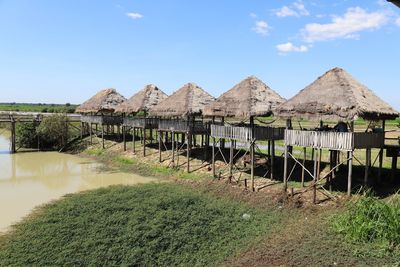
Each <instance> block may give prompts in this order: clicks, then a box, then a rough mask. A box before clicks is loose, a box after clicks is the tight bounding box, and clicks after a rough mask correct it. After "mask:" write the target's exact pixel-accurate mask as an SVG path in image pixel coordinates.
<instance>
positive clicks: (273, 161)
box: [271, 140, 275, 179]
mask: <svg viewBox="0 0 400 267" xmlns="http://www.w3.org/2000/svg"><path fill="white" fill-rule="evenodd" d="M274 169H275V140H272V141H271V179H275V175H274Z"/></svg>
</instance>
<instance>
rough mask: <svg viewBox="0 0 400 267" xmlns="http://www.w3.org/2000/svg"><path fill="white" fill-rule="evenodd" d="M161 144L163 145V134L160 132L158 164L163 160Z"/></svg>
mask: <svg viewBox="0 0 400 267" xmlns="http://www.w3.org/2000/svg"><path fill="white" fill-rule="evenodd" d="M161 143H162V132H161V131H159V132H158V162H160V163H161V161H162V158H161Z"/></svg>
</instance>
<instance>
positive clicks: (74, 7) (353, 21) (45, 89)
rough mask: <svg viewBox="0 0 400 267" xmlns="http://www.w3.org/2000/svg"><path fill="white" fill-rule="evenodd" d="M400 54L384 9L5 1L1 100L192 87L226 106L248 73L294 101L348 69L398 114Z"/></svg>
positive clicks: (399, 24)
mask: <svg viewBox="0 0 400 267" xmlns="http://www.w3.org/2000/svg"><path fill="white" fill-rule="evenodd" d="M399 47H400V8H397V7H396V6H394V5H393V4H391V3H388V2H386V1H384V0H370V1H368V0H331V1H326V0H311V1H306V0H288V1H286V0H274V1H271V0H269V1H266V0H218V1H216V0H202V1H195V0H179V1H178V0H57V1H54V0H35V1H33V0H0V102H36V103H37V102H40V103H61V104H62V103H67V102H68V103H76V104H79V103H82V102H83V101H85V100H87V99H88V98H89V97H91V96H92V95H94V94H95V93H96V92H97V91H99V90H101V89H104V88H110V87H111V88H116V89H117V90H118V91H119V92H120V93H121V94H122V95H124V96H125V97H127V98H128V97H130V96H131V95H133V94H134V93H135V92H137V91H139V90H140V89H142V88H143V87H144V86H145V85H146V84H150V83H153V84H155V85H157V86H158V87H159V88H160V89H162V90H163V91H164V92H166V93H167V94H171V93H172V92H174V91H176V90H177V89H179V88H180V87H182V86H183V85H184V84H186V83H188V82H195V83H197V84H198V85H199V86H201V87H202V88H203V89H204V90H206V91H207V92H209V93H210V94H211V95H213V96H215V97H218V96H219V95H221V94H222V93H223V92H225V91H227V90H229V89H230V88H232V87H233V86H234V85H235V84H237V83H238V82H240V81H241V80H243V79H245V78H246V77H248V76H250V75H255V76H257V77H258V78H260V79H261V80H263V81H264V82H265V83H266V84H267V85H268V86H269V87H271V88H272V89H273V90H275V91H276V92H278V93H279V94H280V95H282V96H283V97H285V98H290V97H292V96H294V95H295V94H296V93H297V92H298V91H300V90H301V89H303V88H304V87H305V86H307V85H308V84H310V83H311V82H313V81H314V80H315V79H316V78H317V77H319V76H321V75H323V74H324V73H325V72H326V71H328V70H329V69H331V68H334V67H341V68H344V69H345V70H346V71H348V72H349V73H350V74H351V75H353V76H354V77H355V78H356V79H357V80H359V81H360V82H361V83H363V84H365V85H367V86H368V87H369V88H370V89H372V90H373V91H374V92H375V93H376V94H377V95H378V96H380V97H381V98H382V99H384V100H385V101H386V102H388V103H389V104H391V105H392V106H393V107H395V108H396V109H397V110H400V93H399V87H400V86H399V84H400V74H399V73H398V68H397V67H398V64H399V60H400V50H399ZM327 97H329V96H327Z"/></svg>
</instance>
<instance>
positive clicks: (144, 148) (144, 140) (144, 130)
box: [143, 128, 146, 157]
mask: <svg viewBox="0 0 400 267" xmlns="http://www.w3.org/2000/svg"><path fill="white" fill-rule="evenodd" d="M143 157H146V128H143Z"/></svg>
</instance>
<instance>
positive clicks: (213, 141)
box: [211, 137, 215, 178]
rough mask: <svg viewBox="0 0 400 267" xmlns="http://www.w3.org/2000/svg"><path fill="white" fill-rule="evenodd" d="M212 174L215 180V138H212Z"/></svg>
mask: <svg viewBox="0 0 400 267" xmlns="http://www.w3.org/2000/svg"><path fill="white" fill-rule="evenodd" d="M211 158H212V162H211V164H212V172H213V177H214V178H215V137H212V155H211Z"/></svg>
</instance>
